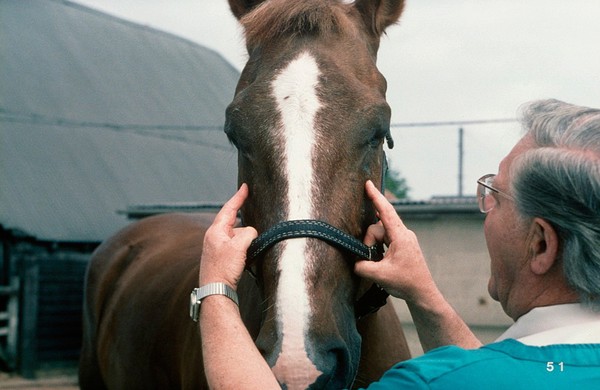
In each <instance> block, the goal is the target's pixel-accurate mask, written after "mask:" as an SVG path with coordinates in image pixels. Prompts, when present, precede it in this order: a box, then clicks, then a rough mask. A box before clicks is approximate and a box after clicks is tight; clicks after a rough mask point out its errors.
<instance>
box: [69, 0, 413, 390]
mask: <svg viewBox="0 0 600 390" xmlns="http://www.w3.org/2000/svg"><path fill="white" fill-rule="evenodd" d="M229 6H230V9H231V11H232V13H233V15H234V16H235V17H236V18H237V19H238V20H239V22H240V23H241V25H242V26H243V30H244V34H245V42H246V47H247V51H248V62H247V64H246V65H245V67H244V69H243V71H242V73H241V76H240V79H239V82H238V85H237V87H236V90H235V95H234V98H233V101H232V102H231V104H230V105H229V106H228V107H227V110H226V121H225V126H224V130H225V134H226V136H227V137H228V138H229V140H230V142H231V143H232V144H233V145H234V146H235V147H236V148H237V151H238V180H239V183H240V184H241V183H247V184H248V187H249V190H250V195H249V198H248V199H247V201H246V203H245V204H244V206H243V207H242V210H241V212H240V214H241V221H242V223H243V224H245V225H248V226H254V227H255V228H256V229H257V231H258V232H259V233H262V234H264V233H266V232H269V231H270V229H271V228H272V227H273V226H276V225H278V224H280V223H285V222H287V221H292V223H294V221H304V220H309V222H310V221H313V222H314V223H312V224H311V223H309V226H310V227H313V226H315V225H319V226H324V227H326V230H327V229H330V228H331V229H333V230H336V231H342V232H343V234H344V237H345V238H347V237H351V238H352V239H353V240H360V239H362V237H364V234H365V232H366V229H367V227H368V226H369V225H370V224H372V223H374V222H375V221H376V214H375V211H374V209H373V206H372V205H371V203H370V202H369V201H368V199H367V197H366V194H365V191H364V183H365V182H366V181H367V180H372V181H373V182H374V183H376V184H379V185H381V184H382V180H383V178H382V176H383V175H382V172H383V171H384V170H385V166H384V165H385V156H384V151H383V145H384V142H385V141H386V140H387V141H388V146H390V147H391V145H390V143H391V137H390V130H389V128H390V116H391V111H390V107H389V105H388V104H387V102H386V100H385V92H386V81H385V78H384V77H383V76H382V75H381V73H380V72H379V71H378V69H377V67H376V57H377V51H378V47H379V40H380V37H381V35H382V34H383V32H384V31H385V29H386V28H387V27H388V26H390V25H391V24H393V23H395V22H396V21H397V20H398V19H399V17H400V14H401V13H402V9H403V6H404V4H403V0H356V1H355V2H354V3H351V4H350V3H347V2H341V1H335V0H305V1H285V0H267V1H264V0H229ZM211 221H212V216H211V215H206V214H176V213H175V214H164V215H159V216H154V217H148V218H145V219H142V220H140V221H137V222H134V223H132V224H131V225H129V226H127V227H125V228H124V229H122V230H121V231H119V232H118V233H116V234H115V235H114V236H113V237H111V238H109V239H107V240H106V241H105V242H103V243H102V244H101V245H100V246H99V247H98V248H97V249H96V251H95V252H94V254H93V255H92V259H91V261H90V264H89V267H88V270H87V274H86V287H85V297H84V314H83V343H82V352H81V359H80V367H79V381H80V386H81V388H82V389H121V388H125V389H142V388H143V389H152V388H156V389H159V388H160V389H164V388H182V389H192V388H193V389H202V388H207V383H206V379H205V376H204V371H203V359H210V356H202V351H201V340H200V334H199V329H198V327H197V324H196V323H195V322H193V321H192V320H191V319H190V318H189V315H188V312H187V309H188V305H189V294H190V292H191V290H192V289H193V288H194V287H198V286H197V284H198V267H199V261H200V258H201V254H202V241H203V235H204V233H205V232H206V229H207V227H208V226H209V225H210V223H211ZM311 229H312V228H311ZM311 229H307V230H311ZM262 234H261V235H262ZM332 234H333V233H332ZM282 235H283V236H285V234H282ZM291 236H293V237H292V238H290V239H286V240H283V241H277V242H271V243H270V244H269V245H268V246H265V247H264V248H262V250H261V252H260V253H258V254H257V255H256V256H254V257H256V258H254V259H253V260H252V262H251V264H249V266H248V272H246V273H244V276H243V277H242V279H241V281H240V284H239V286H238V295H239V299H240V302H239V305H240V313H241V316H242V319H243V321H244V324H245V325H246V327H247V328H248V330H249V332H250V334H251V335H252V337H253V339H254V340H255V343H256V346H257V348H258V349H259V350H260V351H261V353H262V354H263V356H264V358H265V359H266V361H267V362H268V363H269V365H270V366H271V368H272V371H273V373H274V374H275V376H276V378H277V380H278V381H279V383H280V384H281V386H282V387H283V388H287V389H305V388H325V389H339V388H349V387H352V386H364V385H366V384H368V383H370V382H372V381H375V380H377V379H378V378H379V377H380V376H381V375H382V373H383V372H385V370H387V369H388V368H389V367H391V366H392V365H393V364H395V363H397V362H398V361H401V360H405V359H407V358H409V357H410V353H409V350H408V347H407V343H406V340H405V338H404V334H403V331H402V327H401V324H400V322H399V320H398V318H397V316H396V314H395V311H394V309H393V307H392V305H391V303H390V302H389V300H388V301H385V300H384V302H383V303H384V305H383V307H381V308H380V309H379V310H378V311H376V312H373V313H370V314H369V313H365V314H364V315H362V316H359V315H357V311H358V309H357V307H356V306H355V304H356V301H357V299H358V298H359V297H361V296H363V295H364V294H365V291H367V290H369V289H370V288H372V286H371V285H372V283H370V282H369V281H366V280H362V279H360V278H358V277H357V276H356V275H355V274H354V273H353V262H354V261H355V260H356V257H357V255H356V254H354V253H353V252H352V251H349V250H347V248H346V249H345V248H343V247H340V246H339V245H332V243H331V242H330V241H333V242H337V241H340V240H339V239H337V238H336V237H333V239H332V240H323V239H320V238H315V236H294V235H291ZM259 238H260V237H259ZM223 261H226V259H223ZM386 302H387V304H385V303H386ZM359 317H360V318H359ZM239 369H240V370H243V369H244V368H243V367H240V368H239Z"/></svg>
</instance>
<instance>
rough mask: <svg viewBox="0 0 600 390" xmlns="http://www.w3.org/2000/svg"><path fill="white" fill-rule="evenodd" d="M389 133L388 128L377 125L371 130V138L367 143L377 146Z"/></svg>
mask: <svg viewBox="0 0 600 390" xmlns="http://www.w3.org/2000/svg"><path fill="white" fill-rule="evenodd" d="M388 134H389V129H384V128H383V127H377V128H374V129H372V130H371V139H370V140H369V145H370V146H372V147H374V148H375V147H378V146H379V145H380V144H381V143H382V142H383V140H384V139H385V138H386V137H387V135H388Z"/></svg>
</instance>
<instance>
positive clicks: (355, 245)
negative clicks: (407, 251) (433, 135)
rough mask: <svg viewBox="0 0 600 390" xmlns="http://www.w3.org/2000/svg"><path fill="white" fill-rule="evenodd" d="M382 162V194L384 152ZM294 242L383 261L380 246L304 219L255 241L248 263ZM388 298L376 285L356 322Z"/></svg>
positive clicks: (361, 305) (357, 312) (358, 311)
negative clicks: (314, 241) (310, 240)
mask: <svg viewBox="0 0 600 390" xmlns="http://www.w3.org/2000/svg"><path fill="white" fill-rule="evenodd" d="M386 138H388V137H386ZM390 144H391V145H392V146H393V141H392V140H391V137H389V138H388V145H390ZM382 161H383V163H382V165H383V166H382V170H381V171H382V172H381V189H382V190H383V187H384V179H385V174H386V171H387V160H386V157H385V152H383V159H382ZM291 238H316V239H319V240H322V241H325V242H327V243H328V244H330V245H332V246H334V247H336V248H338V249H341V250H344V251H346V252H349V253H351V254H353V255H355V256H357V259H367V260H371V261H379V260H381V259H383V247H382V246H381V245H373V246H367V245H365V244H364V243H363V242H362V241H360V240H359V239H357V238H356V237H354V236H351V235H350V234H348V233H346V232H344V231H342V230H340V229H338V228H336V227H335V226H332V225H330V224H328V223H327V222H324V221H318V220H314V219H301V220H291V221H283V222H279V223H277V224H275V225H274V226H272V227H271V228H269V229H267V230H266V231H264V232H263V233H262V234H261V235H259V236H258V237H257V238H255V239H254V240H253V241H252V243H251V244H250V247H249V248H248V252H247V260H248V262H249V263H251V262H252V261H254V260H255V259H256V258H257V257H259V256H260V255H261V254H262V253H263V252H265V251H266V250H267V249H269V248H270V247H272V246H273V245H275V244H276V243H278V242H280V241H283V240H288V239H291ZM389 295H390V294H388V292H387V291H385V290H384V289H383V288H381V287H380V286H379V285H378V284H377V283H373V285H372V286H371V287H370V288H369V289H368V290H367V291H366V292H365V293H364V294H363V295H362V296H361V297H360V298H359V299H358V300H357V301H356V302H355V303H354V312H355V315H356V319H357V320H359V319H361V318H362V317H365V316H367V315H369V314H372V313H375V312H376V311H377V310H379V309H380V308H381V307H382V306H383V305H385V303H386V301H387V297H388V296H389Z"/></svg>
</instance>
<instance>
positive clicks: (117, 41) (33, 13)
mask: <svg viewBox="0 0 600 390" xmlns="http://www.w3.org/2000/svg"><path fill="white" fill-rule="evenodd" d="M0 63H1V64H2V65H1V66H2V71H1V72H0V223H1V224H2V225H3V226H4V228H7V229H17V230H20V231H23V232H25V233H27V234H29V235H32V236H34V237H36V238H38V239H41V240H50V241H98V240H102V239H104V238H106V237H107V236H108V235H110V234H111V233H113V232H114V231H115V230H116V229H118V228H120V227H122V226H123V225H125V224H126V223H128V221H127V219H126V218H125V217H124V216H122V215H118V214H117V213H116V211H117V210H123V209H125V208H126V207H127V206H128V205H132V204H140V203H165V202H167V203H168V202H213V203H222V202H224V201H225V200H226V199H227V198H228V197H229V196H230V195H231V194H232V193H233V191H235V186H236V176H237V157H236V152H235V150H234V149H233V148H232V147H231V146H230V145H229V143H228V142H227V139H226V137H225V135H224V133H223V131H222V125H223V123H224V112H225V107H226V106H227V104H229V102H230V100H231V98H232V96H233V91H234V88H235V84H236V82H237V79H238V76H239V73H238V72H237V70H236V69H235V68H233V67H232V66H231V65H230V64H229V63H227V62H226V61H225V60H224V59H223V58H222V57H221V56H220V55H219V54H217V53H216V52H214V51H211V50H209V49H207V48H204V47H202V46H199V45H197V44H194V43H192V42H189V41H187V40H184V39H181V38H178V37H175V36H173V35H170V34H167V33H163V32H160V31H156V30H153V29H150V28H147V27H144V26H140V25H136V24H133V23H130V22H125V21H123V20H120V19H117V18H115V17H112V16H108V15H106V14H103V13H100V12H97V11H94V10H91V9H88V8H86V7H83V6H80V5H77V4H73V3H70V2H66V1H54V0H46V1H39V0H37V1H36V0H20V1H13V0H0Z"/></svg>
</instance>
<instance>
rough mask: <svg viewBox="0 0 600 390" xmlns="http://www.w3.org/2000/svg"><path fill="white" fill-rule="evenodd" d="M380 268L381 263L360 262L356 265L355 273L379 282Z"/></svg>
mask: <svg viewBox="0 0 600 390" xmlns="http://www.w3.org/2000/svg"><path fill="white" fill-rule="evenodd" d="M378 268H379V262H376V261H370V260H359V261H357V262H356V263H354V273H356V274H357V275H358V276H360V277H363V278H366V279H369V280H371V281H377V280H376V279H377V278H376V276H377V274H378V272H377V271H378Z"/></svg>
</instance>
